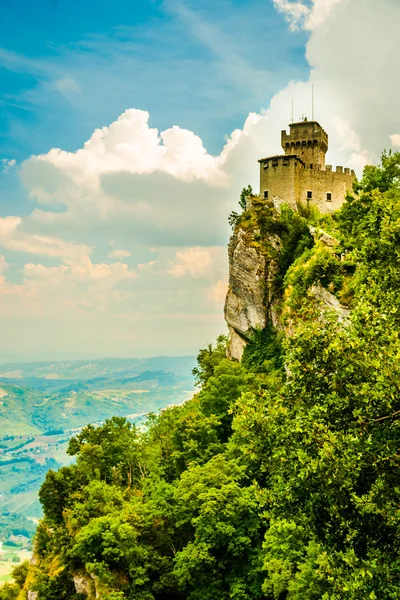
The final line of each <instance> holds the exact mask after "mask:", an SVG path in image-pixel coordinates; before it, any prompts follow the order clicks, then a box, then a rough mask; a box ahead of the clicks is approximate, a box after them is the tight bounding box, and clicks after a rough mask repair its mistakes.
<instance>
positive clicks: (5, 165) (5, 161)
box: [0, 158, 17, 173]
mask: <svg viewBox="0 0 400 600" xmlns="http://www.w3.org/2000/svg"><path fill="white" fill-rule="evenodd" d="M16 164H17V161H16V160H15V158H11V159H10V158H1V159H0V167H1V170H2V171H3V173H6V172H7V171H9V170H10V169H12V168H13V167H15V165H16Z"/></svg>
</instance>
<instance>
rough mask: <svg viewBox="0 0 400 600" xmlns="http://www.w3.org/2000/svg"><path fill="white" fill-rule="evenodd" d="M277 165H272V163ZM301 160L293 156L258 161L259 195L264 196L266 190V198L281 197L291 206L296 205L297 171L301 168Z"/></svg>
mask: <svg viewBox="0 0 400 600" xmlns="http://www.w3.org/2000/svg"><path fill="white" fill-rule="evenodd" d="M284 163H285V164H284ZM275 164H276V165H277V166H273V165H275ZM303 168H304V167H303V165H302V163H301V161H299V160H298V159H295V158H293V157H291V158H289V157H287V158H285V157H282V156H280V157H277V158H274V157H272V158H270V159H268V160H266V161H265V162H261V163H260V197H261V198H264V192H265V190H268V198H269V199H270V200H272V199H273V198H274V197H275V196H278V197H279V198H282V200H284V201H285V202H287V203H288V204H290V205H291V206H293V207H295V206H296V198H297V196H298V195H299V193H300V179H299V177H298V171H299V170H300V169H303Z"/></svg>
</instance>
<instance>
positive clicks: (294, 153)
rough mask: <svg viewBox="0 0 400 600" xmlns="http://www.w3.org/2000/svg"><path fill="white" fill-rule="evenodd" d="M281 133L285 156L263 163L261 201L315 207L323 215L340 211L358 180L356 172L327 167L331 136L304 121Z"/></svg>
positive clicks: (311, 122) (265, 159)
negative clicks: (334, 169) (329, 138)
mask: <svg viewBox="0 0 400 600" xmlns="http://www.w3.org/2000/svg"><path fill="white" fill-rule="evenodd" d="M289 127H290V133H289V134H288V133H287V132H286V131H282V134H281V143H282V148H283V150H284V152H285V154H283V155H277V156H269V157H267V158H262V159H261V160H259V163H260V197H261V198H264V199H265V200H267V199H269V200H274V199H275V198H278V199H279V200H282V201H284V202H287V203H288V204H289V205H290V206H292V207H293V208H294V209H296V208H297V207H298V206H299V204H303V205H305V204H308V203H311V204H315V205H316V206H318V208H319V210H320V211H321V212H322V213H329V212H333V211H335V210H337V209H338V208H340V207H341V206H342V204H343V202H344V201H345V198H346V193H347V192H348V191H349V190H351V189H352V187H353V183H354V180H355V178H356V176H355V173H354V171H351V170H350V169H347V168H346V169H343V167H336V171H333V169H332V166H330V165H325V155H326V153H327V150H328V134H327V133H326V131H325V130H324V129H323V128H322V127H321V125H320V124H319V123H318V122H317V121H307V119H305V120H304V121H301V122H300V123H291V124H290V125H289Z"/></svg>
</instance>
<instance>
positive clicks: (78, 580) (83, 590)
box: [73, 575, 90, 596]
mask: <svg viewBox="0 0 400 600" xmlns="http://www.w3.org/2000/svg"><path fill="white" fill-rule="evenodd" d="M73 579H74V585H75V590H76V593H77V594H86V596H90V581H89V580H88V578H87V577H85V576H84V575H74V578H73Z"/></svg>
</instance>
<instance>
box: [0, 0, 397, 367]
mask: <svg viewBox="0 0 400 600" xmlns="http://www.w3.org/2000/svg"><path fill="white" fill-rule="evenodd" d="M374 1H375V0H365V1H364V3H363V5H362V8H361V9H360V6H359V3H358V1H357V0H247V1H245V0H231V1H228V0H213V1H211V0H197V1H196V2H194V1H193V0H165V1H164V2H159V1H157V0H154V1H151V0H141V1H140V2H132V0H130V1H128V0H115V1H114V2H112V3H110V2H105V1H104V0H97V1H96V2H94V1H93V0H79V1H78V0H68V1H67V0H41V1H40V2H39V1H38V0H19V1H18V2H17V1H15V0H0V11H1V14H0V74H1V76H0V326H1V328H2V332H3V336H2V339H0V360H4V359H5V358H7V356H8V355H9V356H11V353H13V356H15V355H16V354H18V353H19V354H21V355H24V356H29V357H33V358H35V357H38V356H40V357H46V358H49V357H50V358H51V357H56V356H57V357H60V356H61V357H62V356H68V357H71V356H73V355H76V356H82V355H85V356H91V355H93V356H104V355H113V356H140V355H150V354H184V353H194V352H196V351H197V349H198V348H199V347H202V346H204V344H206V343H207V342H209V341H212V340H213V339H214V338H215V336H216V335H217V334H218V333H219V332H220V331H222V330H223V329H224V322H223V299H224V294H225V290H226V285H227V260H226V244H227V242H228V239H229V228H228V225H227V216H228V214H229V212H230V211H231V210H232V209H236V205H237V198H238V196H239V194H240V190H241V188H242V187H243V186H245V185H247V184H248V183H252V185H253V186H254V187H255V189H256V188H257V179H258V173H257V167H258V164H257V159H258V158H259V157H260V156H265V155H267V154H268V153H275V152H276V151H279V133H280V130H281V129H282V128H284V127H285V126H287V124H288V121H289V116H290V111H291V101H292V98H295V101H296V111H297V112H299V113H301V112H304V111H307V110H308V108H309V104H310V89H311V81H312V82H314V83H315V86H316V94H317V105H318V118H319V119H321V121H322V124H323V125H324V126H325V128H326V129H327V130H328V132H329V135H330V153H331V157H332V162H333V163H334V164H344V165H348V166H351V167H352V168H356V169H358V172H359V171H360V169H361V168H362V166H363V165H364V164H365V163H366V162H371V161H374V160H376V156H377V155H378V153H379V151H380V149H382V148H383V147H385V145H386V146H387V144H388V143H389V140H392V144H393V146H394V147H396V144H399V145H400V125H399V123H398V106H399V100H400V98H399V97H398V94H397V91H398V89H399V88H400V84H399V82H398V81H397V79H398V75H397V74H398V73H400V70H399V69H398V65H397V63H396V60H397V59H396V52H393V48H396V47H397V46H396V44H397V42H398V33H397V25H396V23H398V21H399V18H400V15H399V8H400V5H399V3H398V1H397V0H382V2H381V4H380V10H379V13H377V11H376V4H374ZM377 31H381V32H385V33H384V34H383V33H382V35H381V39H380V40H377V38H376V32H377ZM372 38H373V39H375V40H376V41H377V43H376V44H375V45H367V46H366V45H365V43H364V41H365V39H368V40H370V39H372ZM344 39H346V40H347V45H344V44H343V40H344ZM365 64H368V65H369V68H368V70H366V69H365ZM396 78H397V79H396ZM371 81H374V90H375V91H374V90H372V88H371V85H370V83H371ZM377 90H379V93H378V92H377ZM372 115H373V116H374V126H373V127H371V126H370V123H371V116H372ZM296 116H297V115H296ZM334 161H337V162H334ZM78 348H79V351H78Z"/></svg>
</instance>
